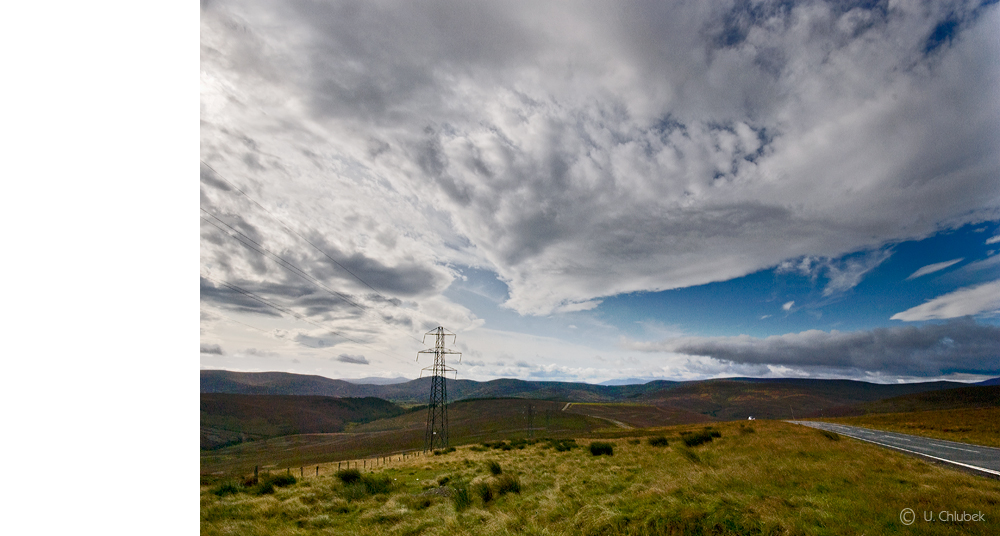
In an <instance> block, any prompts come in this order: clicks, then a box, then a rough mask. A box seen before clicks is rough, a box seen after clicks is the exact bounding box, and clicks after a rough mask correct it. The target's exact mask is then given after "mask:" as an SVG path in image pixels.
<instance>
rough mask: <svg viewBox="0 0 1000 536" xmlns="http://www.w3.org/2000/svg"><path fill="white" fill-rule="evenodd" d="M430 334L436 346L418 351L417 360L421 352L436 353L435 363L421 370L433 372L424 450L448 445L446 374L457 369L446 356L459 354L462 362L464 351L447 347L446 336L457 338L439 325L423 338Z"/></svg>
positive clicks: (422, 371)
mask: <svg viewBox="0 0 1000 536" xmlns="http://www.w3.org/2000/svg"><path fill="white" fill-rule="evenodd" d="M428 335H434V348H428V349H426V350H421V351H419V352H417V360H418V361H419V360H420V354H434V364H433V365H432V366H430V367H425V368H423V369H422V370H421V371H420V376H421V377H423V375H424V371H428V370H429V371H430V372H431V394H430V399H429V401H428V404H427V431H426V432H425V433H424V451H425V452H426V451H428V450H434V449H435V448H444V447H447V446H448V385H447V383H446V379H447V378H446V377H445V375H446V374H447V373H448V372H455V373H456V375H457V371H456V370H455V369H453V368H451V367H449V366H447V365H446V364H445V359H444V358H445V356H446V355H448V354H457V355H458V362H459V363H461V362H462V352H456V351H454V350H449V349H447V348H445V346H444V343H445V338H447V337H451V338H452V342H453V343H454V342H455V340H456V339H457V338H456V337H455V334H454V333H451V332H450V331H448V330H446V329H444V328H442V327H440V326H438V328H437V329H433V330H431V331H428V332H427V333H425V334H424V338H423V340H424V341H425V342H426V341H427V336H428Z"/></svg>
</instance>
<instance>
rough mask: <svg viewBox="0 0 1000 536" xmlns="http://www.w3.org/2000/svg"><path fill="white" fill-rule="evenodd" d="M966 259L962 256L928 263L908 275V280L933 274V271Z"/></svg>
mask: <svg viewBox="0 0 1000 536" xmlns="http://www.w3.org/2000/svg"><path fill="white" fill-rule="evenodd" d="M964 260H965V258H964V257H962V258H959V259H952V260H950V261H944V262H938V263H935V264H928V265H927V266H924V267H923V268H920V269H919V270H917V271H916V272H913V273H912V274H910V276H909V277H907V278H906V280H907V281H909V280H911V279H916V278H918V277H920V276H922V275H927V274H932V273H934V272H937V271H939V270H944V269H945V268H947V267H949V266H951V265H953V264H958V263H960V262H962V261H964Z"/></svg>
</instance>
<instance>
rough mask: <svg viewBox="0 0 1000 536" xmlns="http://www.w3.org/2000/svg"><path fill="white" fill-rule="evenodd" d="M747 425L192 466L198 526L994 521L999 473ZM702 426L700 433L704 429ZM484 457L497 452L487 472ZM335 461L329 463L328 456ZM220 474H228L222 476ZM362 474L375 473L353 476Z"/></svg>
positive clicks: (771, 529)
mask: <svg viewBox="0 0 1000 536" xmlns="http://www.w3.org/2000/svg"><path fill="white" fill-rule="evenodd" d="M754 428H755V429H756V433H740V431H739V430H740V425H739V424H738V423H717V424H715V425H714V428H713V429H714V430H715V431H717V432H719V436H718V437H714V438H713V441H711V442H706V443H703V444H701V445H700V446H698V447H697V448H696V449H695V448H690V447H687V446H685V445H684V443H683V441H681V437H682V436H681V433H682V432H695V433H696V432H704V431H705V430H704V429H703V428H702V427H700V426H681V427H674V428H667V429H660V430H656V431H655V434H656V435H660V436H663V437H664V438H666V439H667V440H668V442H669V444H670V445H669V446H667V447H651V446H650V445H649V444H648V442H643V443H641V444H634V443H631V442H630V441H629V439H630V438H621V439H606V440H604V441H605V442H607V443H610V444H612V445H613V448H614V456H613V457H607V456H592V455H591V454H590V452H587V451H586V449H568V450H564V451H558V450H556V449H555V448H553V447H552V445H551V443H550V442H547V441H540V442H537V443H536V444H534V445H528V446H526V447H525V448H523V449H516V448H513V449H511V450H495V449H489V450H488V451H487V452H476V451H473V450H472V449H471V448H469V447H460V448H458V449H457V451H456V452H455V453H453V454H450V455H448V456H433V455H425V456H415V457H411V458H408V459H406V460H403V461H399V462H396V461H394V462H393V463H391V464H389V465H388V466H385V467H384V468H380V469H379V470H378V471H376V472H364V471H362V472H361V473H360V476H359V479H358V480H356V481H354V482H353V483H350V484H348V483H346V482H344V481H342V480H341V479H340V478H338V477H336V476H334V475H333V473H332V472H326V471H324V472H323V473H322V475H321V476H319V477H311V476H307V478H305V479H299V481H298V482H297V483H295V484H292V485H289V486H286V487H280V488H277V489H275V492H274V493H273V494H269V495H259V496H258V495H254V494H252V493H247V492H236V493H227V494H222V495H220V494H217V493H216V492H215V491H216V490H218V489H221V482H225V481H220V483H216V484H212V483H210V482H207V481H204V480H203V485H202V487H201V534H202V535H205V536H210V535H222V534H245V535H249V536H253V535H264V534H268V535H270V534H274V535H279V536H292V535H311V534H317V535H318V534H370V535H373V536H374V535H389V534H399V535H404V534H405V535H418V534H419V535H427V536H434V535H447V536H457V535H466V534H486V535H507V534H538V535H541V534H545V535H564V534H565V535H569V534H574V535H575V534H583V535H588V534H590V535H596V534H602V535H609V536H614V535H626V534H801V535H832V534H892V533H900V534H918V533H919V534H942V535H944V534H955V535H957V534H983V535H985V534H994V533H996V529H997V523H998V521H1000V482H998V481H996V480H990V479H985V478H982V477H976V476H972V475H968V474H965V473H961V472H958V471H954V470H952V469H947V468H943V467H938V466H934V465H930V464H927V463H925V462H923V461H921V460H919V459H917V458H911V457H907V456H905V455H903V454H900V453H898V452H895V451H891V450H887V449H882V448H879V447H877V446H874V445H870V444H868V443H864V442H861V441H854V440H851V439H847V438H842V439H841V440H840V441H830V440H827V439H825V438H824V437H823V436H821V435H819V434H817V433H816V431H815V430H813V429H810V428H806V427H802V426H795V425H790V424H786V423H782V422H774V421H764V420H758V421H755V422H754ZM708 435H709V437H711V436H712V434H711V433H710V432H709V434H708ZM490 461H494V462H496V463H497V464H498V465H502V467H503V471H502V473H500V474H499V475H493V474H492V473H491V471H489V466H488V463H489V462H490ZM334 468H336V464H334ZM231 478H232V477H229V478H228V479H227V480H231ZM365 478H369V479H372V480H373V481H378V482H383V483H386V484H387V485H386V486H385V487H382V488H380V489H375V490H372V491H374V493H368V491H369V490H368V489H367V488H366V489H363V490H362V491H364V493H359V492H358V491H359V484H360V483H361V482H363V481H364V479H365ZM903 508H912V509H914V510H915V511H916V512H917V513H918V516H919V514H920V512H922V511H923V510H927V511H931V510H933V511H935V512H937V511H943V510H946V511H957V512H962V511H966V512H982V513H983V515H984V516H985V518H986V519H987V522H978V523H977V522H963V523H936V522H935V523H926V522H922V521H919V520H918V523H919V524H920V525H919V526H918V527H906V526H903V525H902V524H901V522H900V520H899V513H900V510H901V509H903Z"/></svg>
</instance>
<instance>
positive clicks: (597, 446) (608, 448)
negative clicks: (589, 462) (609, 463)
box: [590, 441, 615, 456]
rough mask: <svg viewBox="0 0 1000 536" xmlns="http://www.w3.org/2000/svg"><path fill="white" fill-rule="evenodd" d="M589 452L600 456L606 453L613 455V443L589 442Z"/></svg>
mask: <svg viewBox="0 0 1000 536" xmlns="http://www.w3.org/2000/svg"><path fill="white" fill-rule="evenodd" d="M590 453H591V454H593V455H594V456H600V455H602V454H607V455H608V456H613V455H614V453H615V448H614V445H612V444H611V443H606V442H604V441H594V442H593V443H591V444H590Z"/></svg>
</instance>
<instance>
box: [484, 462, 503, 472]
mask: <svg viewBox="0 0 1000 536" xmlns="http://www.w3.org/2000/svg"><path fill="white" fill-rule="evenodd" d="M487 467H488V468H489V470H490V474H491V475H499V474H500V473H502V472H503V468H502V467H500V464H499V463H497V462H495V461H490V462H489V463H488V464H487Z"/></svg>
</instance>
